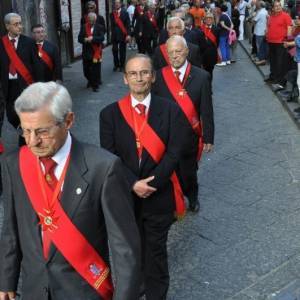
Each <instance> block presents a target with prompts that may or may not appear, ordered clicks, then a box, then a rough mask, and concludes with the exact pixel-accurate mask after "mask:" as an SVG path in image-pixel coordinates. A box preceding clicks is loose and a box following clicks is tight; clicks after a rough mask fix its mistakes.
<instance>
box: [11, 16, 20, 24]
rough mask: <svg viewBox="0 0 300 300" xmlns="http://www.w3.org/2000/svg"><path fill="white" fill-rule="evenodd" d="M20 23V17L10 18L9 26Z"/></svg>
mask: <svg viewBox="0 0 300 300" xmlns="http://www.w3.org/2000/svg"><path fill="white" fill-rule="evenodd" d="M21 21H22V20H21V17H18V16H15V17H11V18H10V22H9V24H15V23H19V22H21Z"/></svg>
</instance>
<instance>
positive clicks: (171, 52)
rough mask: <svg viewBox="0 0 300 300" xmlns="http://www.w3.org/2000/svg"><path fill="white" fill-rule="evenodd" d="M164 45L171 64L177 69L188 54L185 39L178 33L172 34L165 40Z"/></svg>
mask: <svg viewBox="0 0 300 300" xmlns="http://www.w3.org/2000/svg"><path fill="white" fill-rule="evenodd" d="M166 46H167V52H168V56H169V59H170V63H171V66H172V67H173V68H175V69H179V68H180V67H182V66H183V65H184V63H185V61H186V59H187V56H188V54H189V49H188V46H187V43H186V40H185V39H184V37H182V36H180V35H173V36H171V37H170V38H169V39H168V40H167V43H166Z"/></svg>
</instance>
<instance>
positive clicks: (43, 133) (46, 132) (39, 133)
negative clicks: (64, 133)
mask: <svg viewBox="0 0 300 300" xmlns="http://www.w3.org/2000/svg"><path fill="white" fill-rule="evenodd" d="M61 124H62V123H61V122H59V123H56V124H55V125H52V126H49V127H45V128H37V129H25V128H22V127H21V126H20V125H19V126H18V128H17V132H18V134H19V135H20V136H22V137H24V138H26V137H29V136H30V135H31V133H32V132H33V133H34V135H35V137H37V138H41V139H46V138H49V137H51V136H52V134H53V129H54V128H55V127H58V126H60V125H61Z"/></svg>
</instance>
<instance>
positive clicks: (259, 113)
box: [0, 48, 300, 300]
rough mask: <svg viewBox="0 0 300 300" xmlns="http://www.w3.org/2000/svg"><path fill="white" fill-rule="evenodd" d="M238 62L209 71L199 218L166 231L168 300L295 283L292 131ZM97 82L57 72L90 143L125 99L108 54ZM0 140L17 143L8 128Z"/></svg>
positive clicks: (297, 226)
mask: <svg viewBox="0 0 300 300" xmlns="http://www.w3.org/2000/svg"><path fill="white" fill-rule="evenodd" d="M238 58H239V60H238V61H237V63H235V64H232V65H230V66H226V67H224V68H219V69H218V68H217V67H216V69H215V73H214V93H213V99H214V110H215V128H216V129H215V132H216V136H215V150H214V152H213V153H211V154H207V155H204V156H203V158H202V161H201V164H200V168H199V182H200V203H201V212H200V213H199V214H196V215H192V214H188V215H187V217H186V218H185V219H184V220H183V221H182V222H178V223H176V224H175V225H174V226H173V227H172V230H171V232H170V236H169V244H168V245H169V265H170V275H171V284H170V289H169V296H168V299H169V300H222V299H224V300H225V299H226V300H229V299H231V300H250V299H254V300H264V299H280V298H278V297H279V296H280V295H284V293H285V288H286V287H289V286H290V285H291V284H293V283H294V282H297V281H296V280H298V279H299V280H300V184H299V181H300V132H299V130H298V129H297V127H296V125H295V124H294V123H293V121H292V120H291V119H290V117H289V115H288V113H287V112H286V111H285V110H284V108H283V107H282V105H281V104H280V102H279V100H278V99H277V98H276V96H275V95H274V93H273V92H272V91H271V90H270V89H269V87H268V86H266V85H265V83H264V82H263V79H262V77H261V75H260V73H259V72H258V71H257V69H256V68H255V67H254V66H253V64H252V62H251V61H250V60H249V58H248V56H247V55H246V53H245V52H244V51H243V50H242V49H241V48H238ZM102 77H103V85H102V86H101V88H100V90H99V93H93V92H92V91H91V90H87V89H86V88H85V86H86V81H85V79H84V78H83V74H82V66H81V62H76V63H74V64H72V65H70V66H68V67H66V68H65V69H64V79H65V85H66V86H67V88H68V89H69V91H70V93H71V95H72V97H73V100H74V111H75V113H76V123H75V126H74V128H73V130H72V132H73V133H74V134H75V135H76V136H77V137H78V138H79V139H81V140H83V141H86V142H89V143H93V144H96V145H99V133H98V132H99V125H98V116H99V112H100V110H101V109H102V108H103V107H104V106H105V105H107V104H109V103H111V102H112V101H116V100H118V99H119V98H120V97H121V96H123V95H124V94H125V93H126V86H125V85H124V83H123V80H122V79H121V77H122V76H121V73H119V72H117V73H114V72H112V56H111V50H110V48H106V49H105V53H104V63H103V68H102ZM3 139H4V141H5V144H6V147H7V149H10V148H12V147H14V146H15V145H16V143H17V138H16V136H15V133H14V130H13V129H12V128H11V127H10V126H9V125H8V124H7V123H6V124H5V126H4V128H3ZM0 208H1V214H0V224H1V223H2V214H3V209H2V202H1V201H0ZM1 225H2V224H1ZM1 225H0V226H1ZM298 287H299V285H298ZM276 297H277V298H276ZM292 299H294V298H292Z"/></svg>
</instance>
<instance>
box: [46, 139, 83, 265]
mask: <svg viewBox="0 0 300 300" xmlns="http://www.w3.org/2000/svg"><path fill="white" fill-rule="evenodd" d="M87 171H88V169H87V166H86V163H85V159H84V153H83V150H82V148H81V146H80V143H79V142H78V141H77V140H76V139H75V138H74V137H72V148H71V157H70V163H69V167H68V171H67V174H66V178H65V181H64V185H63V191H62V195H61V199H60V201H61V205H62V207H63V209H64V211H65V212H66V214H67V215H68V216H69V218H70V219H71V220H72V218H73V216H74V214H75V212H76V210H77V208H78V206H79V204H80V202H81V200H82V198H83V196H84V195H85V192H86V189H87V187H88V183H87V181H86V180H85V179H84V174H85V173H86V172H87ZM55 252H56V247H54V245H53V244H52V245H51V248H50V252H49V257H48V260H50V259H51V258H52V257H53V255H54V253H55Z"/></svg>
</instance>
